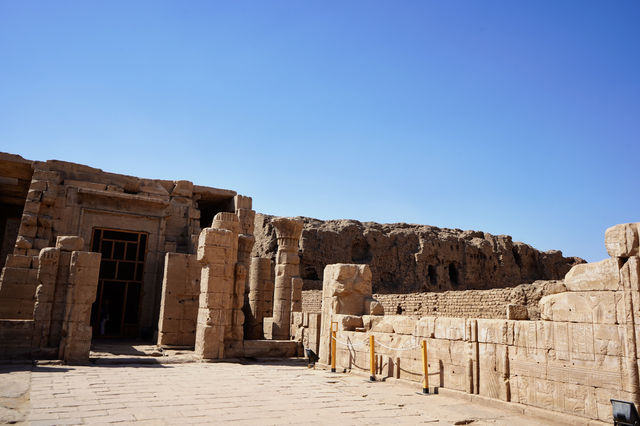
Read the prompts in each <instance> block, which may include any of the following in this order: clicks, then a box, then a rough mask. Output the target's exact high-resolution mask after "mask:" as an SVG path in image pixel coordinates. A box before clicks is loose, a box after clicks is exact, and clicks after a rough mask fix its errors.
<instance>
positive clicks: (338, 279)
mask: <svg viewBox="0 0 640 426" xmlns="http://www.w3.org/2000/svg"><path fill="white" fill-rule="evenodd" d="M371 301H372V300H371V270H370V269H369V266H367V265H357V264H337V265H327V267H326V268H325V274H324V284H323V289H322V326H321V334H320V342H321V345H320V354H319V356H320V361H321V362H324V363H326V362H328V359H329V348H328V346H327V345H325V344H323V343H322V342H325V341H327V342H328V338H329V337H328V336H329V335H330V328H331V322H332V321H335V319H334V317H336V316H337V315H353V316H357V317H362V315H365V314H368V313H369V312H367V310H370V308H371ZM359 324H360V325H358V326H357V327H363V325H364V323H363V322H360V323H359ZM354 327H355V326H354Z"/></svg>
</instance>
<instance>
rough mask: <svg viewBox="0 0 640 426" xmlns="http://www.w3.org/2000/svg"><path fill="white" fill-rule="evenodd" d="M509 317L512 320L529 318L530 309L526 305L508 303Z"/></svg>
mask: <svg viewBox="0 0 640 426" xmlns="http://www.w3.org/2000/svg"><path fill="white" fill-rule="evenodd" d="M507 319H510V320H528V319H529V311H528V310H527V306H526V305H514V304H508V305H507Z"/></svg>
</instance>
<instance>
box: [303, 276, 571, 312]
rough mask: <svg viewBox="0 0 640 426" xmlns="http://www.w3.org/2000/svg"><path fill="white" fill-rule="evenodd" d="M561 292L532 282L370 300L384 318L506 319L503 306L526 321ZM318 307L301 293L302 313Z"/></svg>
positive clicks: (314, 298)
mask: <svg viewBox="0 0 640 426" xmlns="http://www.w3.org/2000/svg"><path fill="white" fill-rule="evenodd" d="M565 290H566V288H565V287H564V284H563V282H562V281H536V282H534V283H532V284H521V285H518V286H515V287H508V288H496V289H491V290H464V291H445V292H441V293H432V292H429V293H408V294H374V295H373V298H374V299H376V300H377V301H378V302H380V303H381V304H382V306H383V307H384V313H385V315H413V316H425V315H430V316H435V317H439V316H446V317H456V318H495V319H506V318H507V314H506V312H507V305H510V304H513V305H521V306H525V307H526V310H527V312H528V318H529V319H539V318H540V311H539V308H538V302H539V301H540V299H541V298H542V297H543V296H546V295H550V294H555V293H559V292H563V291H565ZM321 307H322V291H320V290H305V291H303V292H302V310H303V312H320V310H321Z"/></svg>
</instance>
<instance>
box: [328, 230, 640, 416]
mask: <svg viewBox="0 0 640 426" xmlns="http://www.w3.org/2000/svg"><path fill="white" fill-rule="evenodd" d="M605 245H606V247H607V251H608V253H609V255H610V256H611V258H609V259H605V260H603V261H601V262H594V263H588V264H580V265H576V266H574V267H573V268H572V269H571V270H570V271H569V272H568V273H567V274H566V275H565V277H564V283H563V284H560V283H557V282H556V283H552V284H549V283H547V284H540V286H539V288H537V289H536V287H535V286H533V287H529V288H527V289H522V288H520V289H519V288H518V287H515V288H514V289H512V292H511V293H509V297H516V299H510V300H509V301H516V302H519V305H517V306H521V307H523V306H527V307H531V304H532V302H533V300H535V299H536V298H537V299H538V301H537V315H538V316H539V318H540V319H539V320H515V319H483V318H473V317H471V318H452V317H446V316H439V317H436V316H432V315H429V316H423V317H421V318H420V317H417V316H412V315H384V316H379V315H371V314H367V313H365V314H362V312H361V311H362V310H361V309H356V308H353V307H351V304H350V303H348V302H349V300H350V299H349V297H350V295H349V292H348V291H347V290H349V289H350V287H349V285H351V286H352V287H353V286H356V287H357V285H359V283H358V282H356V284H355V285H353V284H350V282H343V281H344V279H342V278H343V277H344V276H347V275H348V274H347V273H346V272H348V268H353V267H354V266H357V265H330V266H331V267H333V268H335V269H336V270H337V271H336V273H333V274H332V275H330V276H329V279H327V272H326V271H327V269H329V266H327V269H325V282H324V283H323V286H324V291H325V293H327V291H328V290H333V291H332V292H331V298H327V297H326V295H325V296H324V299H323V306H322V309H323V318H322V324H323V325H322V334H321V340H320V361H321V362H322V363H328V362H329V361H330V353H331V351H330V343H331V341H332V339H331V337H330V335H329V334H328V331H329V324H333V323H337V329H338V332H337V336H336V340H335V341H336V344H337V353H336V357H335V363H336V366H337V368H339V369H345V370H363V371H367V372H368V371H369V369H370V367H371V365H370V359H371V358H370V356H371V352H374V356H373V357H372V358H373V360H374V362H373V372H374V374H375V375H376V376H381V377H396V378H401V379H407V380H413V381H422V379H423V374H422V359H421V358H422V356H421V355H422V354H421V352H422V351H421V350H420V345H421V343H422V342H426V345H427V359H428V369H429V376H428V377H429V381H430V385H431V386H438V387H444V388H450V389H455V390H458V391H463V392H466V393H469V394H475V395H481V396H485V397H489V398H494V399H499V400H502V401H506V402H514V403H519V404H523V405H526V406H533V407H539V408H542V409H546V410H551V411H555V412H559V413H566V414H570V415H573V416H580V417H583V418H584V420H585V421H584V422H583V423H584V424H588V423H589V419H594V420H602V421H607V422H610V421H611V418H612V410H611V403H610V400H611V399H620V400H625V401H631V402H633V403H635V404H636V406H638V405H640V373H639V362H640V310H639V309H638V305H640V223H631V224H623V225H617V226H614V227H612V228H609V229H608V230H607V231H606V233H605ZM345 271H346V272H345ZM332 276H333V277H334V278H332ZM336 277H337V278H336ZM369 288H370V287H369ZM563 289H564V291H560V290H563ZM338 290H339V291H338ZM545 292H546V293H547V294H545ZM464 293H466V294H467V298H470V297H472V296H478V295H479V293H480V292H460V293H458V295H460V294H464ZM481 294H482V295H483V296H485V297H486V298H485V299H482V297H476V298H474V300H473V303H470V300H469V301H465V298H464V297H463V298H459V296H458V295H456V296H455V297H456V298H459V300H461V302H460V304H461V305H463V306H466V305H473V306H483V305H486V312H484V313H482V312H481V313H480V314H487V312H489V313H490V312H491V311H492V309H493V310H494V312H495V314H497V310H495V308H494V306H495V305H494V304H492V303H490V302H492V301H498V302H499V301H500V297H499V293H497V292H496V291H490V292H482V293H481ZM491 294H493V295H494V296H495V300H494V299H493V298H492V297H491ZM538 296H539V297H538ZM377 297H378V298H379V299H384V297H380V296H379V295H378V296H377ZM445 297H454V296H451V295H447V296H445ZM504 297H506V294H504V295H503V299H502V300H503V301H504V300H505V299H504ZM521 297H523V298H521ZM456 300H458V299H456ZM447 303H452V299H451V300H449V301H447ZM496 303H497V302H496ZM416 311H417V312H419V310H416ZM508 311H510V314H508V315H513V311H516V312H517V311H518V309H515V308H514V305H513V304H511V305H510V307H509V309H508ZM457 312H465V311H457ZM466 312H471V313H475V312H477V311H466ZM524 313H525V314H526V313H527V312H524ZM520 314H522V312H520ZM518 316H519V315H518ZM524 316H526V315H524ZM371 337H373V338H374V342H373V344H371V343H370V338H371ZM372 346H373V347H372Z"/></svg>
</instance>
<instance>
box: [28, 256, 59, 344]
mask: <svg viewBox="0 0 640 426" xmlns="http://www.w3.org/2000/svg"><path fill="white" fill-rule="evenodd" d="M59 261H60V249H59V248H55V247H47V248H44V249H42V250H40V256H38V283H39V285H38V288H37V289H36V304H35V307H34V309H33V320H34V332H33V347H34V348H35V349H36V350H37V349H40V348H43V347H49V346H52V345H53V343H51V342H50V341H49V335H50V333H51V319H52V318H51V315H52V312H53V302H54V293H55V290H56V283H57V278H58V262H59Z"/></svg>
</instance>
